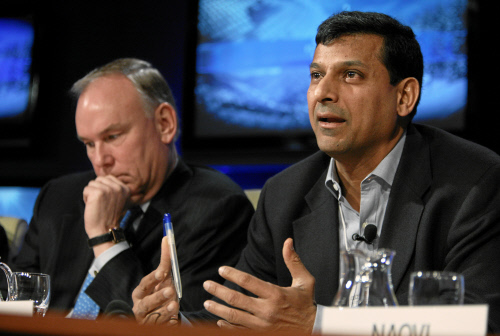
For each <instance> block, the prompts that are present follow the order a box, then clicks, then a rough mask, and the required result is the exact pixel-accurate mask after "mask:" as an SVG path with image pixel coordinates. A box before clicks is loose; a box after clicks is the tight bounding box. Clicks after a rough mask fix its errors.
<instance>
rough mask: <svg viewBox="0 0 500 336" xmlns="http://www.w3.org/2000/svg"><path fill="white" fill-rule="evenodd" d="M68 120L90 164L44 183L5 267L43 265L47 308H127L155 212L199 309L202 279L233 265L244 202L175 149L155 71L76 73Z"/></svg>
mask: <svg viewBox="0 0 500 336" xmlns="http://www.w3.org/2000/svg"><path fill="white" fill-rule="evenodd" d="M71 91H72V93H73V94H74V95H75V96H76V98H77V100H78V102H77V107H76V114H75V122H76V130H77V133H78V138H79V139H80V140H81V141H82V143H83V144H84V145H85V147H86V150H87V155H88V158H89V159H90V162H91V163H92V166H93V171H88V172H83V173H76V174H72V175H68V176H64V177H61V178H58V179H55V180H53V181H50V182H49V183H48V184H47V185H45V186H44V187H43V189H42V190H41V192H40V195H39V196H38V199H37V201H36V205H35V208H34V213H33V218H32V220H31V223H30V225H29V230H28V232H27V235H26V237H25V241H24V244H23V247H22V249H21V251H20V253H19V255H18V257H17V258H16V260H15V265H14V268H16V269H17V270H22V271H31V272H42V273H47V274H49V275H50V276H51V279H52V299H51V303H50V307H49V309H51V310H62V311H66V312H69V315H68V316H69V317H74V318H87V319H94V318H96V317H97V316H98V314H99V313H100V312H102V311H105V310H106V307H108V305H109V303H110V302H112V301H114V300H121V301H124V302H126V303H128V304H129V305H131V303H132V300H131V293H132V291H133V289H134V288H135V287H136V286H137V285H138V283H139V281H140V279H141V278H142V277H143V276H144V275H146V274H148V273H150V272H151V271H152V270H153V269H155V268H156V267H157V266H158V263H159V260H160V246H161V239H162V236H163V225H162V219H163V215H164V214H165V213H170V215H171V218H172V222H173V227H174V231H175V236H176V241H177V249H178V258H179V267H180V274H181V277H182V286H183V292H184V293H185V295H184V296H183V298H182V302H180V305H181V307H183V308H184V309H185V310H188V311H192V310H198V309H201V308H202V303H203V301H204V300H205V299H207V298H208V296H209V294H208V293H204V291H203V289H202V286H201V284H202V282H203V281H204V280H206V279H213V280H215V281H221V278H220V276H219V275H218V274H217V269H218V267H219V266H221V265H223V264H235V262H236V261H237V259H238V257H239V254H240V251H241V249H242V248H243V247H244V246H245V243H246V232H247V227H248V223H249V220H250V218H251V216H252V214H253V207H252V205H251V203H250V202H249V201H248V199H247V198H246V196H245V194H244V192H243V191H242V190H241V188H240V187H238V186H237V185H236V184H235V183H234V182H233V181H231V180H230V179H229V178H228V177H227V176H225V175H223V174H221V173H219V172H217V171H215V170H212V169H210V168H205V167H198V166H196V167H195V166H190V165H188V164H186V163H185V162H184V161H183V160H182V159H181V158H180V157H179V155H178V153H177V150H176V147H175V140H176V138H177V136H178V133H179V127H178V116H177V112H176V107H175V102H174V99H173V96H172V93H171V91H170V88H169V86H168V84H167V83H166V81H165V80H164V78H163V77H162V75H161V74H160V73H159V71H158V70H157V69H155V68H153V67H152V66H151V65H150V64H149V63H147V62H145V61H141V60H137V59H119V60H116V61H113V62H111V63H109V64H107V65H105V66H103V67H101V68H98V69H95V70H94V71H92V72H90V73H89V74H88V75H87V76H85V77H84V78H82V79H81V80H79V81H77V82H76V83H75V84H74V86H73V88H72V90H71Z"/></svg>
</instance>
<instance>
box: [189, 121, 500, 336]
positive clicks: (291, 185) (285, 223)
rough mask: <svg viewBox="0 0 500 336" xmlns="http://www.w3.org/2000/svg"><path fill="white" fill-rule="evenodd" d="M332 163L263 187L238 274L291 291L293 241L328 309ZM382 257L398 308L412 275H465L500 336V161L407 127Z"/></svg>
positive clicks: (333, 253)
mask: <svg viewBox="0 0 500 336" xmlns="http://www.w3.org/2000/svg"><path fill="white" fill-rule="evenodd" d="M329 162H330V158H329V157H328V156H327V155H326V154H324V153H322V152H318V153H316V154H314V155H312V156H311V157H309V158H307V159H305V160H304V161H302V162H300V163H298V164H296V165H294V166H292V167H290V168H289V169H287V170H285V171H283V172H281V173H280V174H278V175H277V176H275V177H273V178H271V179H270V180H269V181H268V182H267V183H266V185H265V186H264V188H263V190H262V193H261V196H260V199H259V204H258V207H257V211H256V213H255V215H254V218H253V220H252V222H251V224H250V229H249V236H248V246H247V247H246V248H245V249H244V251H243V253H242V256H241V258H240V260H239V262H238V264H237V266H236V267H237V268H238V269H241V270H243V271H246V272H249V273H251V274H253V275H255V276H257V277H258V278H260V279H263V280H265V281H269V282H272V283H275V284H278V285H280V286H290V285H291V282H292V278H291V276H290V273H289V271H288V269H287V267H286V265H285V263H284V261H283V256H282V248H283V243H284V241H285V240H286V239H287V238H288V237H292V238H293V239H294V244H295V249H296V251H297V253H298V254H299V256H300V258H301V260H302V261H303V263H304V264H305V266H306V268H307V269H308V270H309V272H311V273H312V275H314V277H315V278H316V287H315V299H316V302H317V303H319V304H322V305H326V306H330V305H332V302H333V298H334V295H335V293H336V292H337V288H338V280H339V237H338V232H339V221H338V205H337V200H336V199H335V197H333V195H332V194H331V193H330V192H329V191H328V190H327V189H326V187H325V179H326V173H327V168H328V165H329ZM379 247H380V248H389V249H393V250H395V251H396V255H395V257H394V260H393V266H392V281H393V285H394V289H395V292H396V296H397V298H398V300H399V303H400V304H407V293H408V285H409V275H410V273H411V272H412V271H417V270H448V271H455V272H459V273H462V274H463V275H464V277H465V290H466V302H467V303H472V302H487V303H488V304H489V305H490V328H491V330H493V331H495V332H499V331H500V281H499V279H500V259H499V258H498V251H499V247H500V158H499V156H497V155H496V154H495V153H493V152H491V151H489V150H487V149H485V148H483V147H480V146H478V145H475V144H473V143H471V142H467V141H465V140H463V139H460V138H457V137H455V136H452V135H450V134H448V133H445V132H443V131H440V130H437V129H434V128H430V127H425V126H417V125H415V126H410V127H409V129H408V132H407V137H406V143H405V146H404V150H403V154H402V157H401V161H400V163H399V166H398V169H397V172H396V176H395V179H394V183H393V186H392V189H391V194H390V197H389V202H388V205H387V213H386V216H385V221H384V224H383V230H382V233H381V237H380V242H379ZM228 285H230V286H232V285H231V284H228ZM240 290H241V289H240ZM188 317H189V316H188ZM192 317H194V318H198V317H200V315H198V316H196V315H194V316H192Z"/></svg>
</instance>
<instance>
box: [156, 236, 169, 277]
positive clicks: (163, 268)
mask: <svg viewBox="0 0 500 336" xmlns="http://www.w3.org/2000/svg"><path fill="white" fill-rule="evenodd" d="M170 271H171V262H170V247H169V245H168V238H167V237H166V236H165V237H163V239H162V240H161V257H160V264H159V265H158V268H157V269H156V272H155V276H156V279H157V280H160V281H161V280H164V279H166V278H167V277H170Z"/></svg>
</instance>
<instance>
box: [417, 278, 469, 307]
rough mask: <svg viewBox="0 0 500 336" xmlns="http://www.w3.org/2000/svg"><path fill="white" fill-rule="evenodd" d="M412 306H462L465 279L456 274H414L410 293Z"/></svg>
mask: <svg viewBox="0 0 500 336" xmlns="http://www.w3.org/2000/svg"><path fill="white" fill-rule="evenodd" d="M408 302H409V304H410V306H420V305H461V304H463V303H464V277H463V276H462V275H461V274H458V273H454V272H438V271H429V272H413V273H412V274H411V277H410V288H409V293H408Z"/></svg>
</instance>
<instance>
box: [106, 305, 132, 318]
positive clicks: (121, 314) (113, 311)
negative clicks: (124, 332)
mask: <svg viewBox="0 0 500 336" xmlns="http://www.w3.org/2000/svg"><path fill="white" fill-rule="evenodd" d="M104 317H105V318H119V319H123V320H128V319H134V320H135V315H134V312H133V311H132V308H131V307H130V306H129V305H128V304H127V303H126V302H125V301H122V300H113V301H111V302H110V303H108V305H107V306H106V309H105V310H104Z"/></svg>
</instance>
